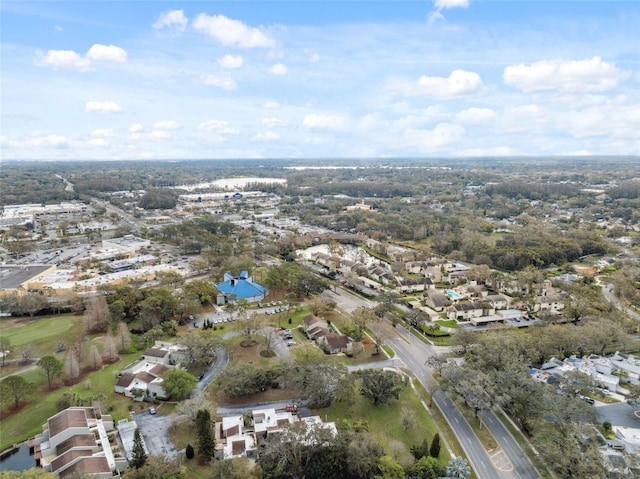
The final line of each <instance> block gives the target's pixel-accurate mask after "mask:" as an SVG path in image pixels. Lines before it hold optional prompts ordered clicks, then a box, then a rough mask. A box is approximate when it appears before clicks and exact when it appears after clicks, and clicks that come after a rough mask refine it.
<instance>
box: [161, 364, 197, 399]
mask: <svg viewBox="0 0 640 479" xmlns="http://www.w3.org/2000/svg"><path fill="white" fill-rule="evenodd" d="M162 381H163V382H162V387H163V388H164V390H165V392H166V393H167V396H168V397H170V398H172V399H175V400H178V401H180V400H182V399H184V398H185V397H186V395H187V393H188V392H189V391H191V390H192V389H193V388H195V387H196V386H197V384H198V379H196V377H195V376H193V375H192V374H189V373H188V372H187V371H185V370H184V369H181V368H171V369H169V370H168V371H167V372H165V373H164V374H163V375H162Z"/></svg>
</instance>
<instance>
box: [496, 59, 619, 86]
mask: <svg viewBox="0 0 640 479" xmlns="http://www.w3.org/2000/svg"><path fill="white" fill-rule="evenodd" d="M630 76H631V71H628V70H620V69H618V68H617V67H616V66H615V65H614V64H612V63H608V62H604V61H602V59H601V58H600V57H593V58H590V59H586V60H559V59H556V60H542V61H539V62H535V63H532V64H530V65H525V64H520V65H511V66H508V67H507V68H505V70H504V74H503V78H504V82H505V84H507V85H512V86H515V87H516V88H518V89H520V90H522V91H523V92H525V93H528V92H532V91H541V90H566V91H581V92H586V91H605V90H612V89H613V88H615V87H617V86H618V83H619V82H621V81H623V80H626V79H628V78H629V77H630Z"/></svg>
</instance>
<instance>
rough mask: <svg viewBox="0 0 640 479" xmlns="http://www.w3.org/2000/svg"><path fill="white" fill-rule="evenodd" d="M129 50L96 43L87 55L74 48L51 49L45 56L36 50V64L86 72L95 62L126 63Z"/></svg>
mask: <svg viewBox="0 0 640 479" xmlns="http://www.w3.org/2000/svg"><path fill="white" fill-rule="evenodd" d="M126 61H127V52H126V51H125V50H123V49H122V48H120V47H117V46H115V45H100V44H99V43H96V44H94V45H93V46H92V47H91V48H89V50H88V51H87V54H86V55H85V56H82V55H80V54H79V53H76V52H75V51H73V50H49V51H48V52H47V53H46V54H45V55H44V56H43V55H42V53H40V52H36V64H38V65H44V66H48V67H51V68H53V69H67V70H77V71H80V72H86V71H89V70H91V69H92V67H93V65H94V64H95V63H125V62H126Z"/></svg>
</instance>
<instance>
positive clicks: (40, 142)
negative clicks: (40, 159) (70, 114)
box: [27, 135, 69, 148]
mask: <svg viewBox="0 0 640 479" xmlns="http://www.w3.org/2000/svg"><path fill="white" fill-rule="evenodd" d="M67 146H69V145H68V143H67V138H66V137H64V136H62V135H46V136H39V137H36V138H32V139H31V140H29V141H28V142H27V147H30V148H66V147H67Z"/></svg>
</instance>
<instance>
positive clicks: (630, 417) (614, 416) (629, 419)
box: [595, 402, 640, 428]
mask: <svg viewBox="0 0 640 479" xmlns="http://www.w3.org/2000/svg"><path fill="white" fill-rule="evenodd" d="M595 410H596V416H597V417H598V422H604V421H609V422H610V423H611V424H612V425H613V426H621V427H635V428H640V418H637V417H636V416H635V414H633V413H634V411H636V408H633V407H631V406H629V404H628V403H626V402H619V403H615V404H602V403H599V404H598V405H597V406H596V408H595Z"/></svg>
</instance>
